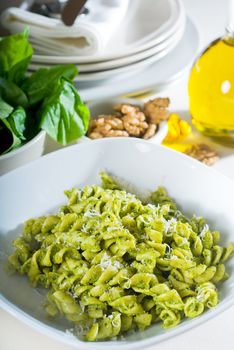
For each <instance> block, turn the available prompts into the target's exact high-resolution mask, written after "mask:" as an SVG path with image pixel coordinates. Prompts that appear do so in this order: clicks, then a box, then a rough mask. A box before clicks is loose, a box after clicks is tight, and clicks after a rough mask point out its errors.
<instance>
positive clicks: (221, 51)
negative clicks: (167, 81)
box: [188, 37, 234, 140]
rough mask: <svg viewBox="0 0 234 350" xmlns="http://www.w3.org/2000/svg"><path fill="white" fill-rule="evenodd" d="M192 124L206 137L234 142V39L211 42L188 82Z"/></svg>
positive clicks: (198, 60)
mask: <svg viewBox="0 0 234 350" xmlns="http://www.w3.org/2000/svg"><path fill="white" fill-rule="evenodd" d="M188 89H189V90H188V91H189V104H190V112H191V115H192V121H193V124H194V125H195V126H196V128H197V129H198V130H200V131H201V132H203V133H204V134H206V135H210V136H214V137H218V138H220V139H222V138H223V139H225V138H229V139H231V140H233V139H234V38H233V37H226V38H221V39H218V40H216V41H214V42H213V43H212V44H211V45H210V46H209V47H208V48H207V49H206V50H205V51H204V52H203V53H202V55H201V56H200V57H199V58H198V59H197V60H196V62H195V64H194V66H193V68H192V70H191V74H190V78H189V85H188Z"/></svg>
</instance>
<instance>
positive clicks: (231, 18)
mask: <svg viewBox="0 0 234 350" xmlns="http://www.w3.org/2000/svg"><path fill="white" fill-rule="evenodd" d="M226 35H227V36H229V37H233V38H234V0H229V6H228V23H227V27H226Z"/></svg>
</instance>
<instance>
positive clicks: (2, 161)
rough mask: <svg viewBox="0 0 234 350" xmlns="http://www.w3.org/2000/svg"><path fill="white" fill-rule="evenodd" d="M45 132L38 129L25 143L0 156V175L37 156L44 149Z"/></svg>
mask: <svg viewBox="0 0 234 350" xmlns="http://www.w3.org/2000/svg"><path fill="white" fill-rule="evenodd" d="M45 137H46V133H45V131H40V132H39V133H38V134H37V135H36V136H35V137H34V138H33V139H32V140H30V141H29V142H27V143H25V145H23V146H21V147H19V148H17V149H16V150H13V151H11V152H9V153H6V154H3V155H1V156H0V175H3V174H5V173H7V172H8V171H10V170H13V169H15V168H18V167H19V166H21V165H24V164H26V163H28V162H30V161H32V160H35V159H37V158H39V157H40V156H41V155H42V153H43V151H44V143H45Z"/></svg>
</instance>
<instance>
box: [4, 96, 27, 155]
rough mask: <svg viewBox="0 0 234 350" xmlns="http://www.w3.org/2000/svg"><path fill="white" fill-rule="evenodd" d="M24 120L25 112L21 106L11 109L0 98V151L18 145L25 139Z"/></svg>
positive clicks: (8, 149)
mask: <svg viewBox="0 0 234 350" xmlns="http://www.w3.org/2000/svg"><path fill="white" fill-rule="evenodd" d="M11 111H12V112H11ZM25 120H26V113H25V111H24V109H23V108H22V107H19V108H17V109H15V110H13V108H12V107H11V106H10V105H8V104H7V103H6V102H5V101H3V100H0V122H1V130H0V131H1V146H0V149H1V153H7V152H9V151H11V150H13V149H15V148H17V147H19V146H20V145H21V143H22V141H23V140H25V137H24V131H25Z"/></svg>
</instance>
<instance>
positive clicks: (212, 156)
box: [186, 143, 219, 165]
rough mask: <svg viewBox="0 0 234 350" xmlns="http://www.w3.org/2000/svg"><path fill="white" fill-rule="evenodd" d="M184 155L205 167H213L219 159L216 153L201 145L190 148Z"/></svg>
mask: <svg viewBox="0 0 234 350" xmlns="http://www.w3.org/2000/svg"><path fill="white" fill-rule="evenodd" d="M186 154H187V155H188V156H190V157H193V158H195V159H197V160H199V161H200V162H202V163H204V164H206V165H213V164H214V163H215V162H216V161H217V160H218V159H219V156H218V154H217V152H216V151H215V150H213V149H211V148H210V147H209V146H208V145H206V144H203V143H201V144H198V145H194V146H192V147H191V148H190V149H189V150H187V152H186Z"/></svg>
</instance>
